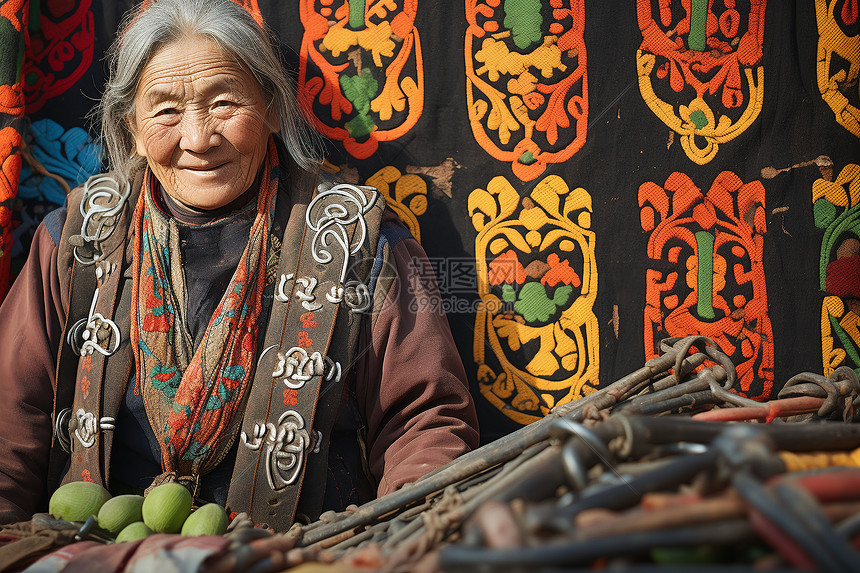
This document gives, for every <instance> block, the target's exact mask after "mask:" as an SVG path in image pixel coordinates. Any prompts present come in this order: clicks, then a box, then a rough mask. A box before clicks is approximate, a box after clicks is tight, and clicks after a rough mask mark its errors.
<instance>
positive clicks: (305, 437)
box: [241, 410, 311, 491]
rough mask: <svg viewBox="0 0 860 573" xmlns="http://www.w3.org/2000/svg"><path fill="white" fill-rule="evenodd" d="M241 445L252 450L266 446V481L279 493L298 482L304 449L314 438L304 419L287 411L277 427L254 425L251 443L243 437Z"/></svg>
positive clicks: (296, 413) (295, 413)
mask: <svg viewBox="0 0 860 573" xmlns="http://www.w3.org/2000/svg"><path fill="white" fill-rule="evenodd" d="M241 439H242V443H243V444H244V445H245V447H247V448H248V449H250V450H259V449H260V448H261V447H262V446H263V444H265V445H266V479H267V480H268V482H269V487H271V488H272V490H273V491H280V490H282V489H284V488H286V487H287V486H290V485H293V484H294V483H296V481H298V479H299V476H300V475H301V471H302V467H303V466H304V460H305V450H307V449H308V448H309V447H310V446H311V437H310V435H309V434H308V431H307V430H306V429H305V420H304V418H302V416H301V414H299V413H298V412H296V411H295V410H287V411H286V412H284V413H283V414H281V416H280V417H279V418H278V425H277V426H275V425H274V424H272V423H271V422H269V423H265V424H263V423H257V424H254V436H253V439H252V440H248V435H247V434H246V433H245V432H242V434H241Z"/></svg>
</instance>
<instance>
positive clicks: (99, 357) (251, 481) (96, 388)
mask: <svg viewBox="0 0 860 573" xmlns="http://www.w3.org/2000/svg"><path fill="white" fill-rule="evenodd" d="M281 165H282V166H283V165H284V162H283V160H282V163H281ZM140 183H141V182H140V181H135V183H134V184H133V185H132V186H131V187H130V188H128V189H118V188H117V184H116V182H115V181H114V180H113V179H111V178H110V177H108V176H105V175H100V176H94V177H93V178H91V179H90V180H89V181H88V182H87V184H85V185H84V186H83V187H79V188H77V189H75V190H74V191H73V192H72V193H71V194H70V195H69V200H68V205H69V208H68V213H67V218H66V222H65V224H64V227H63V232H62V238H61V241H60V244H59V246H58V247H59V252H58V265H57V266H58V268H59V269H68V270H69V276H68V279H66V277H64V276H61V281H62V280H68V281H70V282H69V285H70V295H69V301H70V302H69V309H68V315H67V316H68V319H67V323H66V326H65V330H64V336H63V345H62V347H61V349H60V354H59V358H58V365H57V390H56V394H55V401H54V421H55V424H54V428H55V432H54V442H53V444H52V448H51V463H50V466H49V476H48V478H49V482H48V487H49V490H50V491H52V490H53V489H54V488H55V487H57V485H58V483H59V481H60V480H62V481H63V482H68V481H80V480H87V481H95V482H96V483H100V484H102V485H105V486H107V484H108V483H109V482H110V454H111V447H112V445H113V441H112V438H113V428H114V424H115V418H116V415H117V413H118V411H119V407H120V402H121V400H122V398H123V395H124V393H125V391H126V386H127V384H128V381H129V379H130V378H131V376H132V374H133V372H134V353H133V352H132V348H131V345H130V337H129V331H130V327H131V291H132V289H131V285H132V275H131V260H132V252H131V248H132V247H131V245H132V244H133V241H132V235H133V225H132V224H131V219H132V214H133V212H134V206H135V204H136V202H137V200H138V194H139V189H140V187H141V185H140ZM280 185H281V186H282V187H281V189H285V188H289V189H290V193H291V200H292V203H291V205H292V207H291V212H290V215H289V219H288V221H287V222H286V224H285V227H284V235H283V240H282V248H281V253H280V259H279V263H278V271H277V277H276V285H275V286H276V289H275V291H276V292H275V300H274V301H273V303H272V308H271V312H270V315H269V321H268V323H267V325H266V327H265V329H261V333H262V334H261V336H262V338H261V339H260V340H258V344H257V347H258V360H257V366H256V371H255V374H254V376H253V382H252V386H251V390H250V392H249V395H248V399H247V403H246V406H245V411H244V417H243V422H242V432H241V434H240V436H239V437H238V439H239V441H240V443H239V446H238V455H237V457H236V464H235V466H234V470H233V476H232V478H231V482H230V489H229V493H228V500H227V506H228V508H229V509H230V510H231V511H245V512H248V513H249V514H250V516H251V519H253V520H254V522H256V523H267V524H269V525H270V526H271V527H273V528H274V529H276V530H278V531H285V530H286V529H287V528H288V527H289V526H290V525H291V524H292V522H293V519H294V516H295V514H296V511H297V507H299V506H300V507H299V511H300V512H301V513H303V514H305V515H307V516H309V517H311V518H314V517H316V516H317V515H318V514H319V511H320V507H321V504H322V497H323V493H324V489H325V483H326V466H327V459H328V448H329V433H330V430H331V427H332V425H333V423H334V417H335V415H336V412H337V409H338V405H339V402H340V399H341V395H342V392H341V388H342V385H343V382H344V379H345V378H346V376H347V374H348V370H349V368H350V366H351V365H352V364H353V363H354V358H355V356H356V352H357V349H358V348H357V347H358V342H359V332H360V328H361V324H362V321H363V319H364V318H365V317H368V316H369V315H368V314H366V312H368V311H369V310H370V309H371V308H372V296H373V295H372V293H371V292H370V291H369V289H368V286H367V285H368V282H369V278H370V276H371V272H372V267H373V263H374V260H375V255H376V249H377V243H378V238H379V226H380V222H381V219H382V213H383V211H384V206H385V203H384V199H383V198H382V197H381V196H380V195H379V194H378V193H377V191H376V190H375V189H373V188H370V187H356V186H353V185H347V184H336V183H332V182H324V183H320V182H319V180H318V178H317V176H315V175H311V174H309V173H307V172H304V171H301V170H299V169H298V168H296V167H295V166H294V165H293V166H292V169H291V170H289V175H287V174H286V173H285V172H283V171H282V175H281V177H280ZM79 205H82V208H79ZM61 272H62V271H61ZM67 452H68V453H67ZM299 494H301V501H299V499H300V497H299Z"/></svg>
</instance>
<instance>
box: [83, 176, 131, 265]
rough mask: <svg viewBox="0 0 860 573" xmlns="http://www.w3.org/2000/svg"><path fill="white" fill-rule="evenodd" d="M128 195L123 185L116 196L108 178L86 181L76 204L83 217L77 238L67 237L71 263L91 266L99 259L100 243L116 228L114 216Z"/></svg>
mask: <svg viewBox="0 0 860 573" xmlns="http://www.w3.org/2000/svg"><path fill="white" fill-rule="evenodd" d="M129 195H131V185H129V184H128V183H126V184H125V188H124V189H123V190H122V192H120V188H119V183H118V182H117V181H116V180H115V179H114V178H113V177H111V176H110V175H105V174H102V175H94V176H93V177H90V178H89V179H87V182H86V183H84V194H83V198H82V199H81V204H80V210H81V215H83V217H84V220H83V222H82V223H81V234H80V235H72V236H71V237H69V243H70V244H71V245H72V246H73V247H74V249H73V251H72V254H73V255H74V257H75V260H77V261H78V262H79V263H81V264H82V265H91V264H93V263H95V262H96V261H98V260H100V259H101V256H102V254H103V253H102V250H101V243H102V242H104V241H106V240H107V239H108V237H110V236H111V234H112V233H113V231H114V229H115V228H116V222H117V219H118V215H119V213H120V211H122V208H123V207H124V206H125V203H126V201H127V200H128V197H129Z"/></svg>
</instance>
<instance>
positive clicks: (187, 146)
mask: <svg viewBox="0 0 860 573" xmlns="http://www.w3.org/2000/svg"><path fill="white" fill-rule="evenodd" d="M181 129H182V133H181V137H180V139H179V147H180V148H182V149H183V150H184V151H190V152H192V153H205V152H206V151H208V150H209V149H211V148H212V147H215V146H217V145H218V143H219V142H220V135H219V134H218V132H217V130H216V129H215V126H214V125H213V122H212V121H208V120H207V119H206V118H203V117H200V116H197V115H196V114H186V115H185V117H183V118H182V126H181Z"/></svg>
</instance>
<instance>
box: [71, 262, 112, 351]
mask: <svg viewBox="0 0 860 573" xmlns="http://www.w3.org/2000/svg"><path fill="white" fill-rule="evenodd" d="M102 276H104V271H103V270H102V267H96V278H97V279H98V280H99V281H101V278H102ZM98 300H99V287H96V290H95V292H94V293H93V302H92V304H90V313H89V315H88V316H87V317H86V318H82V319H80V320H78V321H77V322H75V323H74V324H73V325H72V327H71V328H70V329H69V333H68V334H67V335H66V341H67V342H68V343H69V346H71V347H72V350H74V352H75V354H77V355H78V356H88V355H90V354H92V353H93V352H98V353H99V354H103V355H104V356H111V355H112V354H113V353H115V352H116V351H117V349H119V343H120V333H119V327H118V326H117V325H116V323H115V322H114V321H112V320H111V319H109V318H105V317H104V315H103V314H101V313H100V312H96V303H98ZM102 344H106V345H107V348H104V347H103V346H102Z"/></svg>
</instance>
